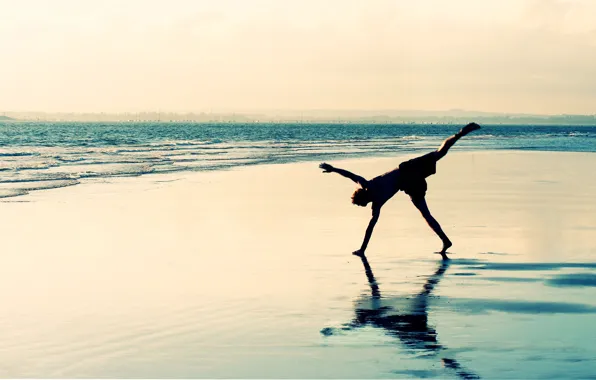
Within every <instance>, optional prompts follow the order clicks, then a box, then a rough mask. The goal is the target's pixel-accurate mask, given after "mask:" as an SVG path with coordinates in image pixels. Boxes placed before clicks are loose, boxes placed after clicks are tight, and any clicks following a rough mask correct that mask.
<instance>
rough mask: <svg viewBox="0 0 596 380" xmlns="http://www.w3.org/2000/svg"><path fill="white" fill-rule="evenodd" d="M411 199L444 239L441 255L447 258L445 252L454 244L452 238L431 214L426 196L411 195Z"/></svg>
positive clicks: (427, 221)
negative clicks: (450, 238)
mask: <svg viewBox="0 0 596 380" xmlns="http://www.w3.org/2000/svg"><path fill="white" fill-rule="evenodd" d="M411 199H412V203H413V204H414V206H416V208H417V209H418V210H419V211H420V213H421V214H422V216H423V217H424V220H426V223H428V225H429V226H430V228H432V230H433V231H434V232H435V233H436V234H437V235H438V236H439V238H441V240H442V241H443V249H441V251H440V252H439V253H440V254H441V256H443V259H447V256H446V255H445V253H446V252H447V249H448V248H449V247H451V246H452V245H453V244H452V243H451V240H449V238H448V237H447V235H446V234H445V232H443V229H442V228H441V225H440V224H439V222H437V220H436V219H435V218H433V216H432V215H431V213H430V210H429V209H428V206H427V204H426V199H425V198H424V197H411Z"/></svg>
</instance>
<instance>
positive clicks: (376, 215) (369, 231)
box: [353, 205, 381, 256]
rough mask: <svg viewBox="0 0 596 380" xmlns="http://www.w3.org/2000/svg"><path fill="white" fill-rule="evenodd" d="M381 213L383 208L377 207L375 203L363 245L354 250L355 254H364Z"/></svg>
mask: <svg viewBox="0 0 596 380" xmlns="http://www.w3.org/2000/svg"><path fill="white" fill-rule="evenodd" d="M380 215H381V208H380V207H375V206H374V205H373V209H372V218H370V222H368V227H366V233H365V234H364V241H363V242H362V246H361V247H360V249H359V250H357V251H355V252H353V254H354V255H356V256H364V252H365V251H366V247H367V246H368V242H369V240H370V237H371V235H372V233H373V230H374V229H375V224H377V221H378V220H379V216H380Z"/></svg>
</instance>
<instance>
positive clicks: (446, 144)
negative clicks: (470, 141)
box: [435, 123, 480, 160]
mask: <svg viewBox="0 0 596 380" xmlns="http://www.w3.org/2000/svg"><path fill="white" fill-rule="evenodd" d="M477 129H480V126H479V125H478V124H476V123H470V124H468V125H466V126H465V127H463V128H462V129H461V131H459V132H458V133H456V134H454V135H453V136H451V137H448V138H446V139H445V141H443V144H441V146H440V147H439V149H437V151H436V153H435V157H436V158H437V160H440V159H441V158H443V157H445V155H446V154H447V151H449V148H451V147H452V146H453V144H455V143H456V142H457V140H459V139H460V138H462V137H463V136H465V135H467V134H468V133H470V132H472V131H475V130H477Z"/></svg>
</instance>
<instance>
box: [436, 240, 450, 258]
mask: <svg viewBox="0 0 596 380" xmlns="http://www.w3.org/2000/svg"><path fill="white" fill-rule="evenodd" d="M451 246H453V243H451V240H445V241H444V242H443V249H441V252H439V253H440V254H441V255H444V254H445V253H447V250H448V249H449V248H451Z"/></svg>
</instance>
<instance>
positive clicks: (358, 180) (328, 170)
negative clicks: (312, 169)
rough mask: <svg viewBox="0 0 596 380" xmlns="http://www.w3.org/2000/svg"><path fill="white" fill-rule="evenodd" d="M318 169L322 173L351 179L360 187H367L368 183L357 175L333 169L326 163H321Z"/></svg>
mask: <svg viewBox="0 0 596 380" xmlns="http://www.w3.org/2000/svg"><path fill="white" fill-rule="evenodd" d="M319 168H321V169H323V173H337V174H341V175H342V176H344V177H346V178H349V179H351V180H352V181H354V182H356V183H357V184H359V185H360V186H362V187H366V186H367V185H368V181H367V180H365V179H364V178H362V177H360V176H359V175H357V174H354V173H352V172H349V171H347V170H344V169H340V168H335V167H333V166H331V165H329V164H327V163H322V164H321V165H319Z"/></svg>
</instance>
